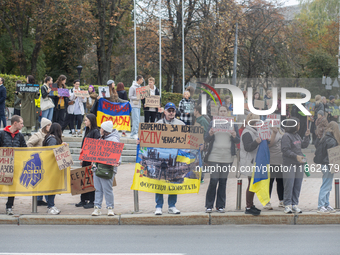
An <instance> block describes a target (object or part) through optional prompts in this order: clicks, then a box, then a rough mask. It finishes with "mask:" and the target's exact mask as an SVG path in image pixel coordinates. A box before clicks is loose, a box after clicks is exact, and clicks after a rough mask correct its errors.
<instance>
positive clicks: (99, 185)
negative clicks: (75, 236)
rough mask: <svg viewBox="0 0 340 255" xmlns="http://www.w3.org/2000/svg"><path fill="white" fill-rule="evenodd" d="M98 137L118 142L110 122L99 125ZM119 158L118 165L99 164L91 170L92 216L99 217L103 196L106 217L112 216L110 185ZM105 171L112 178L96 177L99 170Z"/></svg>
mask: <svg viewBox="0 0 340 255" xmlns="http://www.w3.org/2000/svg"><path fill="white" fill-rule="evenodd" d="M100 135H101V138H100V139H103V140H105V141H111V142H117V143H119V142H120V137H119V133H118V131H117V130H116V129H113V123H112V121H105V122H103V123H102V124H101V129H100ZM120 163H121V158H120V159H119V163H118V164H114V165H113V166H111V165H105V164H101V163H96V165H97V166H96V167H93V168H92V171H93V172H94V174H93V183H94V188H95V189H96V191H95V199H94V211H93V213H92V216H99V215H101V214H102V213H101V208H102V202H103V195H104V196H105V202H106V208H107V215H108V216H114V215H115V214H114V212H113V207H114V206H113V190H112V184H113V179H114V178H115V175H116V174H117V169H118V166H120ZM101 169H103V170H106V171H109V172H111V174H112V176H110V178H109V179H104V178H102V177H98V176H97V172H98V171H99V170H101Z"/></svg>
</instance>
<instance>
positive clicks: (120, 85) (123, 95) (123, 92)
mask: <svg viewBox="0 0 340 255" xmlns="http://www.w3.org/2000/svg"><path fill="white" fill-rule="evenodd" d="M117 93H118V97H119V98H120V99H123V100H126V101H128V96H127V93H126V90H125V89H124V83H122V82H118V84H117ZM125 132H126V130H122V137H126V133H125Z"/></svg>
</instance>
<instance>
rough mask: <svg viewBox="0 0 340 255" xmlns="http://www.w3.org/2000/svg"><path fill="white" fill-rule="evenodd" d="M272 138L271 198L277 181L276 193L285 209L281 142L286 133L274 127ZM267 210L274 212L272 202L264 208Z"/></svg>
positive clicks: (269, 145) (280, 204) (270, 141)
mask: <svg viewBox="0 0 340 255" xmlns="http://www.w3.org/2000/svg"><path fill="white" fill-rule="evenodd" d="M270 133H271V136H270V140H269V144H268V147H269V153H270V167H271V169H272V171H270V184H269V195H270V197H271V195H272V190H273V183H274V180H275V179H276V191H277V195H278V197H279V207H284V205H283V191H284V189H283V179H282V172H281V165H282V152H281V141H282V137H283V134H284V132H283V131H282V130H281V128H276V127H273V128H271V130H270ZM263 208H264V209H267V210H273V207H272V205H271V203H270V202H268V203H267V204H266V205H265V206H264V207H263Z"/></svg>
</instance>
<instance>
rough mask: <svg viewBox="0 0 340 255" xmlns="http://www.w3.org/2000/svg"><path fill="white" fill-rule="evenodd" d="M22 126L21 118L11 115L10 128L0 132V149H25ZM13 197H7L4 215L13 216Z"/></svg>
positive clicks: (7, 127)
mask: <svg viewBox="0 0 340 255" xmlns="http://www.w3.org/2000/svg"><path fill="white" fill-rule="evenodd" d="M23 126H24V121H23V118H22V117H20V116H18V115H13V116H12V118H11V126H6V127H5V128H4V129H3V130H1V131H0V138H1V139H0V147H27V145H26V141H25V137H24V136H23V134H22V133H21V132H20V130H21V129H22V128H23ZM13 204H14V197H8V198H7V203H6V214H7V215H13V210H12V207H13Z"/></svg>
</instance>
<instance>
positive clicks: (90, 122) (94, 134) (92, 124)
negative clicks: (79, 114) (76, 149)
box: [76, 113, 100, 209]
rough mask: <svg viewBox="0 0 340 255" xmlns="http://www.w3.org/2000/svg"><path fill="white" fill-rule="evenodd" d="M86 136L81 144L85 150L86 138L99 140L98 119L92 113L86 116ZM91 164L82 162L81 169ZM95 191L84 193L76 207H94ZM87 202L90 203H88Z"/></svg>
mask: <svg viewBox="0 0 340 255" xmlns="http://www.w3.org/2000/svg"><path fill="white" fill-rule="evenodd" d="M85 126H86V127H85V135H84V138H83V141H82V143H81V148H83V144H84V140H85V138H86V137H87V138H92V139H99V138H100V132H99V129H98V127H97V119H96V116H95V115H94V114H92V113H90V114H88V115H86V117H85ZM90 165H91V162H87V161H81V167H85V166H90ZM94 194H95V192H94V191H90V192H87V193H83V194H81V195H80V202H79V203H78V204H76V207H82V206H83V207H84V208H85V209H89V208H93V207H94ZM87 201H89V202H88V203H87Z"/></svg>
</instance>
